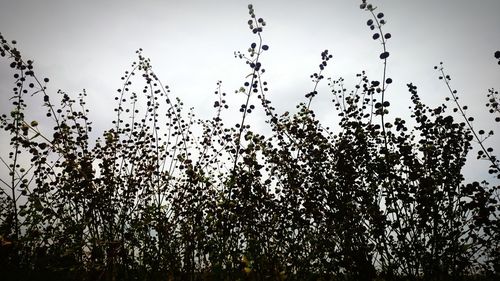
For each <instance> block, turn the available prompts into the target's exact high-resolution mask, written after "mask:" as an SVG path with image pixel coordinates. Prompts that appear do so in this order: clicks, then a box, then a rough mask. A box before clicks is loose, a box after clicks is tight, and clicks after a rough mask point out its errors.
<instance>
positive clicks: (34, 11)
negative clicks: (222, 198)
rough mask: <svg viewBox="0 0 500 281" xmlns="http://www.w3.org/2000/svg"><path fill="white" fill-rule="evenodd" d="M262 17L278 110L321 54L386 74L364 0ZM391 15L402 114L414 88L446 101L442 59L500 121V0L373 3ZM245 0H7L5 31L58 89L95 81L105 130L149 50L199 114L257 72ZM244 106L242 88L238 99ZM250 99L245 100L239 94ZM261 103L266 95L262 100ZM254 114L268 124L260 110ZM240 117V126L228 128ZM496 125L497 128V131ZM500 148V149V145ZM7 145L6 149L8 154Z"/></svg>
mask: <svg viewBox="0 0 500 281" xmlns="http://www.w3.org/2000/svg"><path fill="white" fill-rule="evenodd" d="M251 3H252V4H253V5H254V8H255V11H256V14H257V16H258V17H262V18H264V20H265V21H266V22H267V26H266V27H265V29H264V32H263V38H264V43H265V44H268V45H269V46H270V49H269V51H268V52H266V53H265V54H264V56H263V57H262V63H263V66H264V68H265V69H266V74H265V80H267V81H268V82H269V83H270V85H269V88H270V93H269V99H271V100H272V101H273V103H274V105H275V107H276V108H278V109H279V110H283V111H284V110H291V109H293V108H294V106H295V105H296V104H297V103H298V102H301V101H304V94H306V93H307V92H309V91H311V89H312V87H313V84H312V83H311V81H310V79H309V75H310V74H312V73H313V72H316V71H317V66H318V63H319V62H320V53H321V52H322V51H323V50H324V49H329V50H330V53H332V54H333V56H334V58H333V60H332V61H331V63H330V64H329V66H328V68H327V72H326V76H328V77H330V76H331V77H334V78H338V77H339V76H342V77H344V78H345V79H346V81H347V85H346V86H347V87H348V88H352V83H354V81H355V80H354V76H355V74H356V73H358V72H359V71H361V70H367V74H368V75H369V77H370V78H371V79H381V73H382V71H381V70H382V64H381V61H380V59H379V58H378V56H379V54H380V52H381V46H380V44H379V42H378V41H374V40H372V39H371V36H372V32H371V31H370V30H369V28H368V27H367V25H366V21H367V20H368V19H369V14H368V13H367V12H365V11H362V10H360V9H359V4H360V3H361V1H357V0H328V1H326V0H317V1H314V0H310V1H294V0H279V1H271V0H266V1H263V0H254V1H252V2H251ZM372 3H373V4H374V5H375V6H378V9H377V11H381V12H383V13H384V14H385V16H386V20H387V24H386V26H385V27H384V29H385V31H386V32H390V33H391V34H392V38H391V39H390V40H389V41H388V50H389V52H390V53H391V55H390V58H389V61H388V73H389V77H392V78H393V80H394V83H393V84H392V85H391V88H390V90H389V92H388V94H387V95H388V96H387V98H388V99H389V100H390V101H391V103H392V105H393V107H392V111H393V113H392V114H394V115H404V114H408V110H406V109H407V106H408V105H409V103H410V100H409V97H410V96H409V94H408V92H407V90H406V84H407V83H409V82H413V83H414V84H416V85H417V86H418V87H419V93H420V95H421V97H422V99H423V101H424V102H427V103H429V104H430V105H432V106H436V105H439V104H440V103H442V102H443V101H444V98H445V97H446V96H447V92H446V90H445V86H444V85H443V84H442V82H441V81H439V80H438V79H437V76H438V74H437V73H436V72H435V71H434V70H433V66H434V65H436V64H438V63H439V62H440V61H443V62H444V63H445V66H446V68H447V70H448V72H449V74H450V75H451V76H452V79H453V80H452V82H453V86H454V87H455V88H456V89H457V90H458V91H459V95H460V96H461V99H462V101H463V103H467V104H469V105H470V107H471V108H472V110H471V114H473V115H474V116H476V117H477V119H478V121H477V122H476V125H477V127H486V128H493V129H496V131H497V132H498V133H500V131H499V130H498V129H499V126H498V124H494V122H491V121H490V120H492V118H491V116H489V115H488V114H486V111H487V110H486V109H485V107H484V104H485V103H486V101H487V99H486V94H487V89H489V88H492V87H496V88H500V79H499V77H500V67H499V66H498V65H497V63H496V61H495V59H494V57H493V53H494V52H495V51H496V50H499V49H500V17H499V16H498V13H499V11H500V0H477V1H470V0H439V1H436V0H418V1H407V0H384V1H382V0H380V1H372ZM248 4H249V1H248V0H245V1H242V0H222V1H216V0H214V1H206V0H204V1H202V0H184V1H169V0H164V1H160V0H144V1H126V0H120V1H116V0H110V1H103V0H86V1H72V0H47V1H39V0H0V32H1V33H2V34H3V35H4V36H5V37H6V38H7V39H9V40H13V39H15V40H17V42H18V48H19V49H20V50H21V51H22V52H23V53H24V56H25V58H32V59H34V60H35V67H36V69H37V73H38V74H39V75H41V76H44V77H49V78H51V82H50V83H49V91H50V92H53V93H55V92H56V91H57V90H58V89H62V90H64V91H66V92H68V93H70V94H77V93H78V92H80V91H81V90H82V89H86V91H87V93H88V95H89V98H88V104H89V106H90V109H91V119H92V120H100V121H102V123H100V124H96V128H98V129H100V130H103V129H105V128H108V127H109V126H108V125H109V124H110V122H111V120H112V116H113V115H112V114H113V112H112V110H111V107H112V106H113V102H114V100H113V98H114V96H115V93H116V89H117V88H119V87H120V82H121V80H120V77H121V75H122V74H123V71H125V70H127V68H128V67H129V65H130V63H131V62H132V61H133V60H134V59H135V50H136V49H138V48H143V49H144V55H145V56H147V57H149V58H151V60H152V63H153V67H154V69H155V70H156V72H157V74H158V75H159V76H160V79H161V80H162V82H163V83H164V84H167V85H169V86H170V87H171V89H172V91H173V95H175V96H178V97H180V98H181V99H182V100H183V101H185V103H186V104H187V105H188V106H193V107H195V112H196V113H197V114H198V116H199V117H203V118H209V117H210V116H211V114H212V102H213V98H214V96H213V91H214V90H215V88H216V82H217V81H218V80H222V81H223V90H224V91H225V92H227V93H228V94H231V93H232V92H234V90H236V89H238V88H239V87H240V86H241V84H242V83H243V82H244V77H245V76H246V75H247V74H248V73H249V68H248V66H246V65H245V64H244V62H243V61H241V60H238V59H235V58H234V55H233V52H234V51H237V50H241V51H245V50H246V49H247V48H248V46H249V45H250V43H251V42H254V41H255V40H256V38H255V37H254V36H253V34H252V33H251V32H250V30H249V29H248V26H247V20H248V10H247V5H248ZM11 77H12V74H11V72H10V69H9V67H8V64H7V63H6V61H5V60H4V61H3V62H2V63H1V64H0V83H1V84H0V91H1V92H0V94H1V95H0V97H1V98H2V101H1V102H0V105H1V106H0V109H1V110H2V112H4V111H5V110H7V108H8V104H7V98H8V97H9V96H10V95H11V88H12V82H13V80H12V79H11ZM326 84H327V83H326V80H325V81H324V83H323V85H322V87H320V96H318V98H317V99H316V100H315V101H314V103H313V108H314V109H315V110H317V111H318V112H319V115H320V117H321V118H323V119H325V120H328V119H329V118H331V117H332V116H334V115H336V113H335V112H333V107H332V106H331V104H330V103H329V102H328V101H329V100H331V95H330V93H329V91H328V88H327V87H326ZM230 96H231V97H230V99H232V101H233V102H234V104H235V107H233V108H232V110H233V111H235V112H237V111H238V107H239V104H241V103H242V101H243V97H242V96H235V95H230ZM238 99H241V100H238ZM256 104H258V103H256ZM252 118H253V120H254V121H255V120H257V121H260V120H262V119H259V117H258V116H257V115H254V116H253V117H252ZM228 125H232V124H228ZM495 126H496V127H495ZM497 140H498V139H497ZM496 147H498V145H496ZM5 155H6V152H5V151H2V156H5Z"/></svg>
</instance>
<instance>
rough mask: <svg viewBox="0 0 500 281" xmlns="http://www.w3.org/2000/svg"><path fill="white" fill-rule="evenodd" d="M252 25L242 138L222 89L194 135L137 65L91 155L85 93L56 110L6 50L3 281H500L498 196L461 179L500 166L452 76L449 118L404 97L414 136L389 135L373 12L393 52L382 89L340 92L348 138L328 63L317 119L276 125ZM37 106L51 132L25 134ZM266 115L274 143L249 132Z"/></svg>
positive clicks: (375, 83) (369, 83)
mask: <svg viewBox="0 0 500 281" xmlns="http://www.w3.org/2000/svg"><path fill="white" fill-rule="evenodd" d="M248 8H249V16H250V19H249V21H248V25H249V28H250V30H251V31H252V32H253V34H254V35H255V36H256V42H254V43H252V44H251V45H250V48H249V49H248V52H244V53H235V56H236V57H237V58H240V59H242V60H243V61H244V62H245V63H246V64H247V65H248V66H249V67H250V68H251V71H252V74H251V75H249V76H247V78H246V79H245V81H244V82H243V84H242V87H241V88H240V90H239V92H240V93H241V95H240V96H239V97H241V96H244V97H245V99H244V101H243V104H242V106H241V108H240V112H241V119H240V121H239V123H238V124H237V125H235V126H227V125H225V124H224V122H223V120H222V118H221V112H222V111H223V110H226V109H227V108H228V106H227V102H226V94H225V93H224V92H223V91H222V89H221V87H222V85H221V83H218V84H217V91H216V92H215V94H216V97H217V99H216V101H215V102H214V108H215V109H216V115H215V116H214V117H213V118H212V119H209V120H197V119H196V118H194V116H193V114H192V113H190V112H189V113H186V111H185V110H184V108H183V104H182V102H181V101H180V100H179V99H175V98H172V97H171V95H170V93H169V89H168V87H165V86H163V85H162V83H161V82H160V80H159V79H158V77H157V76H156V75H155V73H154V71H153V68H152V65H151V63H150V61H149V60H148V59H147V58H145V57H144V56H143V54H142V50H139V51H138V52H137V55H138V60H137V61H136V62H134V63H133V64H132V66H131V69H130V70H128V71H126V72H125V74H124V76H123V77H122V80H123V86H122V88H121V89H119V90H118V95H117V97H116V101H117V105H116V108H115V112H116V119H115V120H114V121H113V124H112V126H111V127H110V129H109V130H107V131H105V132H103V133H102V137H100V138H99V139H97V140H96V141H94V140H92V139H91V138H90V132H91V130H92V122H91V120H89V119H88V109H87V107H86V106H87V105H86V103H85V96H86V94H85V92H83V93H81V94H79V95H78V96H77V97H76V98H75V97H71V95H69V94H66V93H65V92H62V91H59V92H58V93H57V94H50V93H49V92H48V90H47V87H46V84H47V83H48V82H49V80H48V79H47V78H44V79H41V78H39V76H37V75H36V74H35V70H34V64H33V61H31V60H24V59H23V58H22V56H21V54H20V52H19V50H18V49H17V48H16V47H15V42H8V41H7V40H6V39H5V38H3V36H1V35H0V40H1V43H0V54H1V56H2V57H4V58H5V59H6V60H7V61H8V63H10V66H11V67H12V70H13V72H14V74H13V75H14V76H13V77H14V80H15V87H14V89H13V93H12V95H11V97H10V101H11V102H12V110H11V111H10V112H8V113H6V114H3V115H2V116H1V118H0V121H1V125H0V127H1V128H2V129H3V130H4V134H5V135H8V136H9V138H10V148H9V149H10V153H9V155H8V158H1V160H2V163H3V168H2V171H4V173H2V178H0V184H1V186H2V188H1V191H2V192H1V193H0V205H1V209H0V240H1V245H0V261H1V263H0V274H1V275H2V276H4V277H6V278H7V279H4V280H8V279H9V278H10V279H12V280H14V279H16V280H17V279H26V280H35V279H43V278H59V279H61V280H237V279H240V280H285V279H287V280H320V279H321V280H344V279H352V280H373V279H375V278H379V279H378V280H393V279H398V280H399V279H402V278H409V279H413V280H414V279H418V278H424V279H426V280H431V279H433V280H447V279H453V280H460V279H469V278H479V277H482V278H495V277H497V278H498V277H499V274H500V254H499V253H500V221H499V215H500V205H499V200H500V198H499V186H495V185H492V184H488V183H487V182H486V181H483V182H471V183H469V182H466V181H465V179H464V177H463V176H462V169H463V167H464V165H465V163H466V156H467V155H468V153H469V152H470V151H471V149H473V147H472V143H473V142H477V143H478V144H479V146H478V148H477V149H478V158H484V159H486V160H488V161H490V164H491V165H490V169H489V172H490V174H492V178H491V179H494V178H495V177H497V178H500V163H499V160H498V159H497V158H496V157H495V155H494V154H493V149H492V148H488V147H487V146H486V143H485V137H486V136H487V135H488V133H485V132H484V131H483V130H475V129H474V128H473V127H472V125H471V122H472V119H471V118H472V117H470V116H467V115H466V113H465V111H464V106H462V105H460V104H459V103H458V98H457V92H456V91H454V90H452V88H451V85H450V77H449V76H448V75H447V74H446V73H445V72H444V68H443V65H442V64H440V65H439V66H436V70H437V71H438V73H439V76H440V77H439V78H440V79H443V81H444V83H445V86H446V87H447V88H448V90H449V91H450V99H449V101H450V102H449V103H447V104H443V105H441V106H439V107H436V108H430V107H428V106H426V105H425V104H424V102H423V101H422V100H421V99H420V98H419V95H418V92H417V87H416V86H415V85H413V84H408V91H409V93H410V95H409V96H410V98H411V101H412V104H413V106H412V109H411V112H412V113H411V114H412V115H411V118H412V119H413V121H412V122H413V123H414V124H416V125H415V126H413V127H411V128H410V127H409V125H408V124H407V122H406V121H405V119H404V118H395V119H394V120H388V119H389V118H388V117H387V113H388V110H389V108H390V103H389V101H388V100H387V99H386V95H385V94H386V90H387V87H388V85H389V84H391V83H392V79H391V78H389V77H388V76H387V74H386V66H387V63H388V61H389V60H390V57H389V54H390V53H389V51H388V50H387V41H388V40H390V39H391V35H390V33H384V32H383V31H382V26H384V24H385V16H384V14H383V13H381V12H379V11H376V10H375V8H374V7H373V6H372V5H370V4H367V3H365V1H363V3H362V4H361V9H362V10H364V11H366V12H367V13H368V14H369V15H370V19H369V20H368V22H367V25H368V27H369V28H370V29H371V30H373V32H374V33H373V39H375V40H378V41H380V42H381V43H382V48H383V50H382V51H381V54H380V60H381V63H382V66H383V71H382V75H381V79H380V80H370V79H369V78H368V77H367V76H366V75H365V73H364V72H362V73H360V74H358V75H357V76H358V78H359V83H358V84H357V85H355V86H354V87H353V90H352V91H349V90H347V89H346V88H344V83H343V79H342V78H339V79H329V82H328V83H329V85H330V86H331V89H332V91H331V93H332V94H333V95H332V97H333V107H332V108H333V109H335V111H336V112H337V114H338V115H339V116H340V123H339V126H338V128H335V129H330V128H326V127H324V126H322V123H321V122H320V120H318V119H317V117H316V116H315V113H314V111H313V109H312V108H311V101H312V100H313V99H314V97H315V96H316V95H318V94H319V93H318V92H317V91H316V89H317V87H316V86H317V85H318V84H319V83H320V82H322V81H323V80H324V76H323V70H324V69H325V68H326V67H327V64H328V63H330V59H331V58H332V55H331V54H330V53H329V52H328V51H327V50H325V51H324V52H322V53H321V62H320V65H319V69H318V72H317V73H314V74H312V75H311V78H312V79H313V82H314V89H313V90H312V91H311V92H309V93H308V94H307V95H306V96H305V98H306V100H305V102H304V103H300V104H299V105H298V106H297V111H296V113H292V114H289V113H285V114H278V113H276V109H275V108H274V107H273V106H272V103H271V101H270V100H268V97H267V93H268V88H267V82H266V81H264V80H263V78H262V74H263V73H264V72H265V69H264V67H263V62H262V56H263V55H264V54H265V53H266V51H267V50H268V49H269V46H267V45H266V44H264V42H263V37H262V34H263V29H264V28H265V26H266V23H265V21H264V20H263V19H261V18H258V17H257V16H256V15H255V11H254V8H253V7H252V5H249V7H248ZM495 57H496V58H497V59H500V52H497V53H495ZM137 81H139V82H142V84H141V85H143V86H142V87H141V88H137V89H139V90H138V91H136V90H134V89H135V88H134V85H136V84H137V83H136V82H137ZM4 98H5V97H4ZM488 98H489V99H490V102H489V103H488V104H487V106H488V108H489V109H490V111H491V112H492V113H493V114H495V117H494V118H496V119H497V121H498V120H500V111H499V98H500V96H499V94H498V92H497V91H495V90H494V89H491V90H490V91H489V94H488ZM28 99H30V102H29V103H30V104H32V103H33V101H32V100H39V101H40V102H41V104H42V105H43V107H44V108H45V109H46V119H44V120H43V121H41V120H39V121H31V120H30V119H29V114H28V113H29V111H30V110H32V109H29V108H28V101H27V100H28ZM141 101H145V104H141ZM254 102H257V103H260V104H261V106H262V108H263V109H264V112H265V113H266V115H267V122H266V124H267V126H269V129H270V133H269V134H267V135H263V134H259V133H257V132H255V131H252V128H251V127H250V126H249V125H248V118H250V116H251V114H252V112H253V111H254V110H255V109H256V107H255V106H254V105H253V103H254ZM448 106H452V107H454V110H453V111H456V112H458V113H461V115H462V116H460V115H453V114H450V113H449V111H450V110H449V108H448ZM35 111H36V110H35ZM462 117H463V118H464V119H463V120H462V119H461V118H462ZM42 125H43V126H42ZM196 128H201V130H197V129H196ZM489 134H490V135H491V134H493V132H490V133H489ZM2 157H3V156H2ZM4 277H2V278H4Z"/></svg>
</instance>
